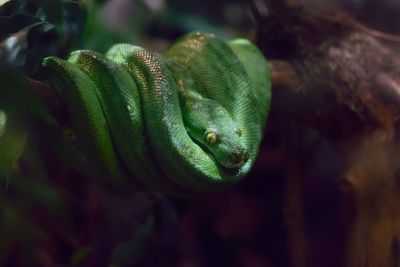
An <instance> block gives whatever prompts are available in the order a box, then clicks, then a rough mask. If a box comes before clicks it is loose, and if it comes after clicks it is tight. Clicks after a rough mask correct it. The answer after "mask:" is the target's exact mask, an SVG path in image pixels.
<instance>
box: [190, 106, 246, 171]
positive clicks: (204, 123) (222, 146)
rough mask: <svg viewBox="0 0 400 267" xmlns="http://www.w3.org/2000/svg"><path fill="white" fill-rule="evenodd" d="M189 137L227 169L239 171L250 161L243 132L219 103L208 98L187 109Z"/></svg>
mask: <svg viewBox="0 0 400 267" xmlns="http://www.w3.org/2000/svg"><path fill="white" fill-rule="evenodd" d="M184 111H185V112H184V114H183V117H184V121H185V125H186V129H187V132H188V134H189V136H190V137H191V138H192V139H193V140H194V141H195V142H196V143H198V144H199V145H200V146H201V147H203V149H205V150H206V151H207V152H209V153H211V154H212V155H213V156H214V157H215V159H216V160H217V161H218V163H219V164H221V165H222V166H223V167H225V168H240V167H241V166H242V165H243V164H245V163H246V162H247V160H248V159H249V153H248V152H247V149H246V147H245V145H244V143H243V140H242V130H241V129H240V128H238V127H237V125H236V123H235V122H234V121H233V119H232V116H231V115H230V114H229V113H228V111H227V110H226V109H225V108H224V107H223V106H222V105H220V104H219V103H218V102H216V101H214V100H209V99H202V100H198V99H196V100H195V101H191V102H190V103H189V104H188V105H187V108H185V109H184Z"/></svg>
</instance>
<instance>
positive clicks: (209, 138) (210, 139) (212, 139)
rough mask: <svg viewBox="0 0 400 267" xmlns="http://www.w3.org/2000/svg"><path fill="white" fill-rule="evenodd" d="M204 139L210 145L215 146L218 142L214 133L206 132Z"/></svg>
mask: <svg viewBox="0 0 400 267" xmlns="http://www.w3.org/2000/svg"><path fill="white" fill-rule="evenodd" d="M206 139H207V142H209V143H211V144H215V143H216V142H217V140H218V138H217V134H216V133H215V132H208V133H207V134H206Z"/></svg>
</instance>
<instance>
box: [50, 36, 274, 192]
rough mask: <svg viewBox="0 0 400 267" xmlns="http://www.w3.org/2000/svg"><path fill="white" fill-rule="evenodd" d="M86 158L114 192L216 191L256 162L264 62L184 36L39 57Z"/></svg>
mask: <svg viewBox="0 0 400 267" xmlns="http://www.w3.org/2000/svg"><path fill="white" fill-rule="evenodd" d="M43 70H44V71H43V73H44V75H43V76H44V77H45V79H46V80H48V81H49V82H50V83H52V84H54V85H55V87H56V88H57V89H58V92H59V94H60V96H61V98H62V99H63V100H64V101H65V103H66V105H67V108H68V111H69V116H70V120H71V124H72V126H73V128H74V130H75V131H76V134H77V137H78V144H79V146H80V148H81V149H82V151H83V152H84V154H85V156H86V158H88V161H90V162H91V164H92V165H93V166H96V168H97V169H98V170H100V172H102V173H104V174H106V175H105V176H108V177H113V181H114V182H115V183H116V184H118V185H119V186H123V187H130V186H131V185H132V184H135V181H137V182H138V183H139V184H140V185H142V186H144V187H145V188H146V189H148V190H152V191H158V192H164V193H169V194H180V193H181V192H186V191H194V192H203V191H217V190H221V189H224V188H227V187H229V186H230V185H232V184H234V183H235V182H237V181H239V180H240V179H241V178H243V177H244V176H245V175H246V174H247V173H248V172H249V171H250V169H251V167H252V166H253V164H254V161H255V159H256V156H257V153H258V149H259V145H260V142H261V138H262V135H263V130H264V126H265V122H266V117H267V113H268V109H269V105H270V98H271V97H270V81H269V73H268V67H267V62H266V60H265V59H264V57H263V55H262V54H261V53H260V51H259V50H258V49H257V48H256V47H255V46H254V45H253V44H251V43H250V42H249V41H247V40H245V39H238V40H233V41H230V42H225V41H223V40H221V39H218V38H217V37H215V36H213V35H211V34H206V33H200V32H196V33H190V34H188V35H186V36H184V37H182V38H181V39H179V40H178V41H177V42H175V43H174V44H173V45H172V46H171V47H169V48H168V49H167V51H166V52H165V53H164V54H163V55H162V56H161V55H155V54H153V53H150V52H148V51H146V50H145V49H143V48H141V47H138V46H133V45H128V44H117V45H115V46H113V47H112V48H111V49H110V50H109V51H108V52H107V53H106V55H105V56H104V55H101V54H99V53H96V52H93V51H88V50H79V51H74V52H72V53H71V55H70V57H69V58H68V60H62V59H59V58H56V57H48V58H46V59H45V60H44V61H43Z"/></svg>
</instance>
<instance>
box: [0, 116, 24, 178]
mask: <svg viewBox="0 0 400 267" xmlns="http://www.w3.org/2000/svg"><path fill="white" fill-rule="evenodd" d="M27 137H28V133H27V129H26V127H25V125H24V124H23V123H22V122H20V121H18V120H14V119H13V118H12V117H10V116H8V115H7V114H6V113H5V112H4V111H2V110H0V173H2V174H3V175H4V176H5V177H6V179H8V178H9V177H10V175H11V173H12V171H13V170H14V169H15V167H16V164H17V161H18V159H19V158H20V157H21V155H22V152H23V151H24V148H25V144H26V140H27Z"/></svg>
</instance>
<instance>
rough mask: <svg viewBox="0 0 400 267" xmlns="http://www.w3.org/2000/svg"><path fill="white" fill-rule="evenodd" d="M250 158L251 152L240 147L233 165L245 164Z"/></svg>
mask: <svg viewBox="0 0 400 267" xmlns="http://www.w3.org/2000/svg"><path fill="white" fill-rule="evenodd" d="M248 159H249V153H248V152H247V150H246V149H239V150H238V151H237V152H235V154H234V159H233V162H232V165H231V166H232V167H241V166H242V165H243V164H245V163H246V162H247V160H248Z"/></svg>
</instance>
